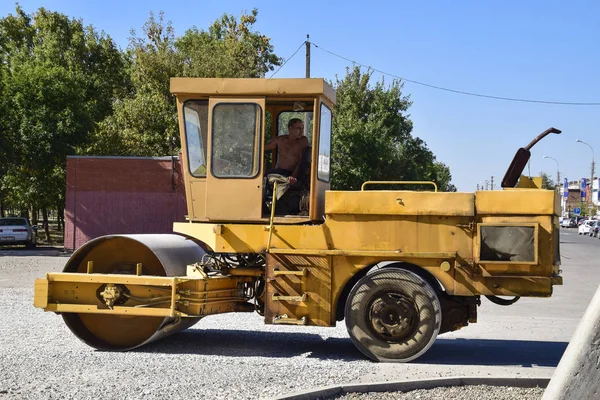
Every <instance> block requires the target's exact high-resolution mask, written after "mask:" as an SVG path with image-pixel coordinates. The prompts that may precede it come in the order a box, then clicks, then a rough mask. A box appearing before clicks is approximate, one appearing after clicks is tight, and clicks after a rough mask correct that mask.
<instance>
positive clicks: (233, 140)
mask: <svg viewBox="0 0 600 400" xmlns="http://www.w3.org/2000/svg"><path fill="white" fill-rule="evenodd" d="M171 92H172V93H174V94H175V95H176V97H177V108H178V115H179V129H180V133H181V147H182V166H183V168H182V169H183V173H184V182H185V191H186V201H187V210H188V219H189V220H190V221H216V222H235V221H239V222H244V221H247V222H251V221H268V220H269V217H270V215H271V210H272V207H273V194H274V186H275V182H277V185H278V191H281V189H282V188H283V189H285V193H284V194H283V195H281V197H279V196H278V199H277V200H276V201H275V205H276V206H275V221H276V222H278V223H306V222H308V221H314V222H318V221H322V220H323V214H324V209H325V191H326V190H328V189H329V181H330V165H329V164H330V150H331V123H332V112H331V110H332V108H333V105H334V104H335V92H334V90H333V89H332V88H331V87H330V86H329V85H328V84H327V83H326V82H325V81H324V80H323V79H241V78H173V79H171ZM296 118H297V119H300V120H301V121H302V122H303V125H304V133H303V135H304V136H306V138H307V139H308V147H307V148H306V150H304V152H303V154H302V155H301V157H300V161H299V163H300V165H299V166H300V168H299V170H298V177H297V178H298V180H297V182H296V183H294V184H289V182H288V180H287V177H286V174H282V173H281V171H280V170H276V169H275V167H276V165H277V157H278V152H277V151H276V150H275V151H269V152H266V154H265V151H264V147H265V144H266V143H268V142H269V140H271V139H272V138H274V137H276V136H281V135H287V134H288V122H289V121H290V120H292V119H296Z"/></svg>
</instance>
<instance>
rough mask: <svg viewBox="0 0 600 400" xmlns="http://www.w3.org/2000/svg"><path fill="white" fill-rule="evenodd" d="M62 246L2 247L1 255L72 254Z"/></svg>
mask: <svg viewBox="0 0 600 400" xmlns="http://www.w3.org/2000/svg"><path fill="white" fill-rule="evenodd" d="M70 255H71V253H67V252H65V251H64V248H62V247H55V246H39V245H38V246H37V247H36V248H34V249H26V248H25V247H0V257H2V256H7V257H32V256H34V257H39V256H70Z"/></svg>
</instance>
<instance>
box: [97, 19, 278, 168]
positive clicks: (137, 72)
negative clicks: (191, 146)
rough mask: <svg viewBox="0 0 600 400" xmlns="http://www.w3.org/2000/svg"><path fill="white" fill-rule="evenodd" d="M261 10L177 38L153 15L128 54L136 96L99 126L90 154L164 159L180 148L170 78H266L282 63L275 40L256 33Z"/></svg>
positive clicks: (122, 101) (118, 104) (119, 104)
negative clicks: (173, 147)
mask: <svg viewBox="0 0 600 400" xmlns="http://www.w3.org/2000/svg"><path fill="white" fill-rule="evenodd" d="M256 16H257V10H256V9H255V10H253V11H252V13H250V14H249V15H246V14H243V15H241V17H240V19H239V21H238V20H237V19H236V18H235V17H234V16H232V15H227V14H225V15H223V16H222V17H221V18H219V19H218V20H217V21H215V22H214V23H213V24H212V25H211V26H210V27H209V29H208V31H204V30H199V29H198V28H196V27H194V28H192V29H189V30H188V31H186V32H185V34H184V35H183V36H182V37H180V38H176V37H175V32H174V30H173V28H172V26H171V23H169V22H166V21H165V19H164V14H163V13H160V14H159V16H158V18H156V17H155V16H154V14H152V13H151V14H150V18H149V19H148V21H147V22H146V23H145V24H144V27H143V35H142V36H141V37H138V36H136V35H135V32H132V37H131V39H130V42H129V47H128V54H129V57H130V60H131V76H132V81H133V86H134V87H135V90H134V92H133V93H132V94H131V96H128V97H127V98H124V99H119V100H117V101H116V103H115V106H114V108H115V112H114V114H112V115H110V116H108V117H107V118H106V119H105V120H104V121H103V122H102V123H101V124H100V125H99V130H98V131H97V133H96V136H95V141H94V143H93V145H92V146H90V147H89V148H88V149H87V152H88V153H89V154H110V155H134V156H161V155H166V154H170V152H171V151H172V149H171V146H172V145H173V143H174V146H175V147H179V146H180V144H179V134H178V125H177V109H176V103H175V98H174V96H173V95H171V93H170V91H169V80H170V78H171V77H177V76H186V77H245V78H253V77H261V76H264V74H265V73H266V72H267V71H270V70H273V69H274V67H275V66H277V65H280V62H281V60H280V59H279V58H278V57H277V56H275V55H274V54H273V46H272V45H271V42H270V39H269V38H267V37H266V36H264V35H262V34H260V33H258V32H255V31H254V30H253V25H254V24H255V22H256Z"/></svg>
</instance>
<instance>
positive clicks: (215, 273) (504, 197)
mask: <svg viewBox="0 0 600 400" xmlns="http://www.w3.org/2000/svg"><path fill="white" fill-rule="evenodd" d="M171 91H172V92H173V93H174V94H175V95H176V96H177V104H178V115H179V126H180V132H181V143H182V158H183V164H184V165H185V166H186V167H185V168H184V181H185V185H186V198H187V209H188V214H189V215H188V219H189V222H185V223H175V224H174V226H173V229H174V232H175V233H176V234H172V235H109V236H104V237H100V238H97V239H94V240H92V241H90V242H88V243H87V244H85V245H84V246H82V247H81V248H79V249H78V250H77V251H76V252H75V253H74V254H73V255H72V257H71V258H70V259H69V261H68V262H67V264H66V266H65V269H64V271H63V273H49V274H48V275H47V276H46V278H45V279H38V280H36V282H35V293H34V304H35V306H36V307H40V308H43V309H44V310H45V311H52V312H56V313H60V314H62V316H63V319H64V320H65V322H66V324H67V325H68V326H69V328H70V329H71V330H72V331H73V332H74V333H75V335H77V336H78V337H79V338H80V339H81V340H83V341H84V342H86V343H88V344H89V345H91V346H93V347H96V348H99V349H111V350H127V349H132V348H136V347H139V346H142V345H144V344H146V343H148V342H151V341H153V340H156V339H158V338H160V337H164V336H166V335H169V334H172V333H174V332H177V331H180V330H182V329H185V328H187V327H189V326H191V325H193V324H194V323H196V322H197V321H198V320H199V319H200V318H203V317H205V316H207V315H210V314H219V313H224V312H257V313H259V314H260V315H262V316H264V322H265V323H266V324H287V325H310V326H335V325H336V323H337V321H342V320H345V324H346V327H347V329H348V333H349V335H350V338H351V339H352V341H353V342H354V344H355V345H356V346H357V348H358V349H359V350H360V351H361V352H363V353H364V354H365V355H366V356H368V357H370V358H372V359H374V360H378V361H395V362H407V361H411V360H413V359H415V358H417V357H419V356H420V355H422V354H423V353H425V352H426V351H427V350H428V349H429V347H430V346H431V345H432V344H433V342H434V341H435V338H436V337H437V335H438V334H440V333H444V332H449V331H454V330H457V329H460V328H462V327H464V326H467V325H468V324H469V323H474V322H476V321H477V306H478V305H479V304H480V296H482V295H483V296H487V297H488V298H489V299H490V300H491V301H493V302H495V303H496V304H500V305H510V304H512V303H514V302H515V301H516V300H518V298H519V297H520V296H536V297H549V296H551V295H552V289H553V285H560V284H562V277H561V276H560V270H559V267H560V249H559V232H558V230H559V229H560V227H559V224H558V217H559V216H560V211H561V210H560V201H559V197H558V196H559V194H558V193H557V192H555V191H552V190H541V189H540V188H541V178H534V179H531V178H529V177H525V176H521V173H522V171H523V168H524V166H525V165H526V163H527V160H528V159H529V156H530V153H529V149H530V148H531V147H532V146H533V145H534V144H535V143H537V141H539V140H541V139H542V138H543V137H545V136H546V135H548V134H549V133H560V131H558V130H556V129H554V128H550V129H548V130H546V131H545V132H543V133H542V134H540V135H538V137H536V138H535V139H534V140H533V141H532V142H531V143H530V144H529V145H528V146H526V147H525V148H520V149H519V151H518V152H517V154H516V156H515V158H514V160H513V162H512V164H511V166H510V167H509V170H508V171H507V173H506V175H505V177H504V179H503V181H502V187H503V188H510V190H495V191H481V192H476V193H458V192H453V193H442V192H438V191H437V187H436V185H435V183H433V182H408V183H410V184H412V185H415V184H418V185H421V186H424V187H426V188H428V189H430V190H429V191H411V190H401V188H398V185H404V184H406V183H407V182H365V183H364V184H363V186H362V188H361V190H360V191H332V190H329V182H330V155H331V127H332V111H331V110H332V107H333V105H334V103H335V92H334V91H333V89H332V88H331V87H330V86H329V85H328V84H327V83H326V82H325V81H324V80H323V79H195V78H174V79H172V80H171ZM291 117H294V118H300V119H302V120H303V121H304V125H305V126H307V127H310V128H309V129H308V133H307V136H308V137H309V143H310V147H309V149H310V150H309V152H308V153H307V155H306V157H307V158H308V159H309V161H310V162H309V163H308V169H307V170H306V173H305V174H302V177H303V178H306V179H298V181H300V182H301V183H300V184H301V187H298V188H296V187H294V186H293V185H292V186H290V185H288V183H289V182H288V181H287V180H286V179H283V180H278V179H277V177H275V179H274V176H273V174H270V173H269V169H270V168H271V167H273V164H272V165H266V163H265V155H264V154H263V152H262V147H263V145H264V143H265V141H266V138H267V137H269V136H270V137H273V136H275V135H277V134H278V133H279V132H280V131H282V127H285V126H286V121H288V120H289V119H290V118H291ZM267 121H272V124H271V123H268V122H267ZM303 180H304V182H302V181H303ZM517 182H518V187H516V188H515V186H516V185H517ZM394 185H395V186H394ZM282 188H284V189H285V188H287V190H285V191H284V190H282ZM369 189H373V190H369ZM280 204H282V205H283V207H280V206H279V205H280ZM498 296H511V297H513V298H512V299H510V300H507V299H504V298H500V297H498Z"/></svg>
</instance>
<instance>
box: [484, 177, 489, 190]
mask: <svg viewBox="0 0 600 400" xmlns="http://www.w3.org/2000/svg"><path fill="white" fill-rule="evenodd" d="M489 183H490V181H488V180H487V179H486V180H485V190H489V189H488V184H489Z"/></svg>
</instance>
